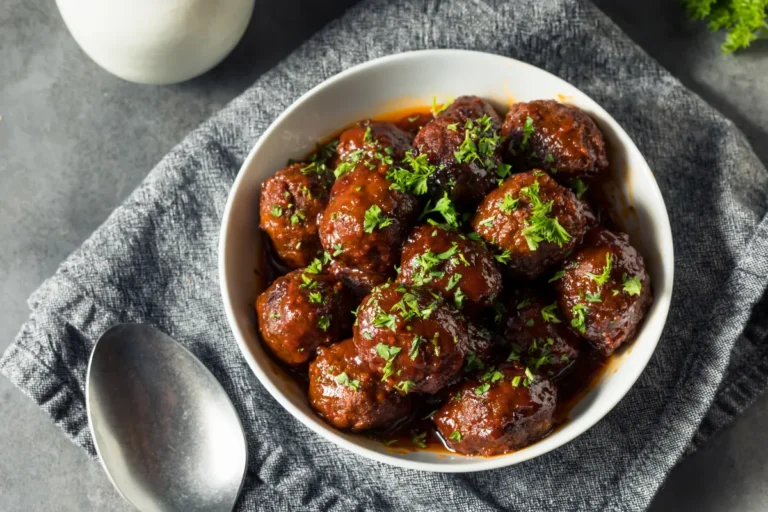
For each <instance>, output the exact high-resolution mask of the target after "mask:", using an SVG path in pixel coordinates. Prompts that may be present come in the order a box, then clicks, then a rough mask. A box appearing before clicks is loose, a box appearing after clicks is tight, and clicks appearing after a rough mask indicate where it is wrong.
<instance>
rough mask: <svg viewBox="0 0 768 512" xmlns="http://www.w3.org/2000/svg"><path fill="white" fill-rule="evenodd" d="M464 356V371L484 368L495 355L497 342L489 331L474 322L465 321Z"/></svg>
mask: <svg viewBox="0 0 768 512" xmlns="http://www.w3.org/2000/svg"><path fill="white" fill-rule="evenodd" d="M467 332H468V334H469V336H468V337H467V345H466V357H465V361H464V371H465V372H474V371H476V370H480V369H483V368H485V366H486V365H488V364H490V363H491V361H493V360H494V359H495V357H496V352H497V348H498V345H499V344H498V343H497V341H496V338H495V336H494V335H493V333H491V331H489V330H488V329H486V328H485V327H481V326H480V325H478V324H477V323H475V322H467Z"/></svg>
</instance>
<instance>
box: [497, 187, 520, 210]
mask: <svg viewBox="0 0 768 512" xmlns="http://www.w3.org/2000/svg"><path fill="white" fill-rule="evenodd" d="M519 202H520V199H519V198H518V199H514V198H512V194H511V193H509V192H507V193H506V194H504V200H503V201H502V202H501V206H500V207H499V209H500V210H501V211H502V212H504V213H512V211H513V210H515V209H517V203H519Z"/></svg>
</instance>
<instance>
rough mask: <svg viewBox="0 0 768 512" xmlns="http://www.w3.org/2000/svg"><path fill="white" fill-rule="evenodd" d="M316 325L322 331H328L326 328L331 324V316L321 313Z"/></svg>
mask: <svg viewBox="0 0 768 512" xmlns="http://www.w3.org/2000/svg"><path fill="white" fill-rule="evenodd" d="M317 326H318V327H319V328H320V329H322V330H323V332H326V331H328V328H329V327H330V326H331V316H330V315H323V316H321V317H320V320H318V321H317Z"/></svg>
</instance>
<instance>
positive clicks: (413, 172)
mask: <svg viewBox="0 0 768 512" xmlns="http://www.w3.org/2000/svg"><path fill="white" fill-rule="evenodd" d="M413 155H414V153H413V151H412V150H409V151H407V152H406V153H405V156H404V158H403V165H404V166H403V167H400V166H398V167H393V168H392V169H390V170H388V171H387V180H389V181H390V182H392V184H391V185H390V186H389V188H391V189H392V190H399V191H400V192H410V193H412V194H415V195H417V196H419V195H422V194H426V193H427V179H428V178H429V176H430V175H431V174H433V173H434V172H435V171H436V170H437V168H436V167H435V166H434V165H432V164H430V163H429V162H428V161H427V155H426V154H422V155H419V156H417V157H414V156H413Z"/></svg>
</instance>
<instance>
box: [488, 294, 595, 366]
mask: <svg viewBox="0 0 768 512" xmlns="http://www.w3.org/2000/svg"><path fill="white" fill-rule="evenodd" d="M506 310H507V311H506V313H505V315H504V320H503V333H504V338H505V339H506V341H507V342H508V344H509V346H510V348H511V350H510V354H509V356H508V359H509V360H514V361H521V362H522V363H523V364H524V365H525V366H526V367H528V368H530V369H531V370H532V371H533V372H535V373H540V374H542V375H546V376H547V377H550V378H552V379H558V378H561V377H563V376H565V375H566V374H567V372H568V371H569V370H570V369H571V368H572V367H573V363H574V362H575V361H576V359H577V358H578V357H579V346H580V344H581V340H580V339H579V337H578V336H577V335H576V334H574V332H573V331H571V329H570V328H568V326H567V324H566V323H565V322H564V316H563V314H562V313H561V312H560V310H559V309H558V307H557V302H556V301H555V299H554V297H551V298H550V297H549V296H547V295H545V294H544V293H541V292H537V291H536V290H533V289H523V290H516V293H515V294H514V296H513V298H512V299H511V300H510V301H509V302H508V304H507V308H506Z"/></svg>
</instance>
